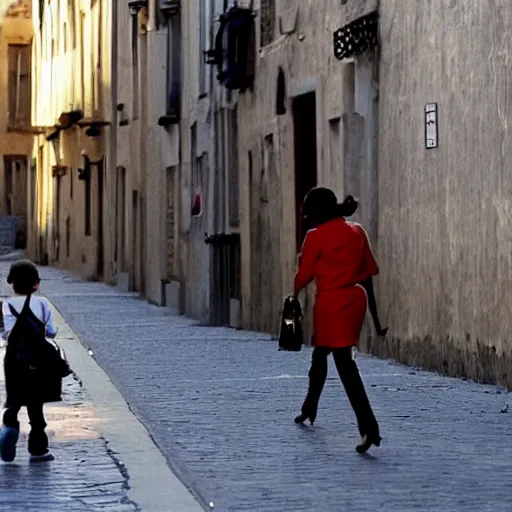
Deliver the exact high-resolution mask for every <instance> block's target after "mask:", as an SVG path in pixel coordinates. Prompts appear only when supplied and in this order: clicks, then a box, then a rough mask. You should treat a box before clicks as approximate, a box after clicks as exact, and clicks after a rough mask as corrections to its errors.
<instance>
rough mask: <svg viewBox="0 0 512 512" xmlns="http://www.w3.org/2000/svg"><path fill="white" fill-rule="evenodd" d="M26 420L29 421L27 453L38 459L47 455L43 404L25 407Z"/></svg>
mask: <svg viewBox="0 0 512 512" xmlns="http://www.w3.org/2000/svg"><path fill="white" fill-rule="evenodd" d="M27 414H28V419H29V421H30V433H29V435H28V451H29V453H30V455H33V456H34V457H40V456H43V455H45V454H46V453H48V436H47V435H46V432H45V429H46V421H45V418H44V413H43V404H42V403H36V404H30V405H28V406H27Z"/></svg>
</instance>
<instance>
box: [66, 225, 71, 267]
mask: <svg viewBox="0 0 512 512" xmlns="http://www.w3.org/2000/svg"><path fill="white" fill-rule="evenodd" d="M70 245H71V217H70V216H69V215H68V216H67V217H66V258H69V255H70Z"/></svg>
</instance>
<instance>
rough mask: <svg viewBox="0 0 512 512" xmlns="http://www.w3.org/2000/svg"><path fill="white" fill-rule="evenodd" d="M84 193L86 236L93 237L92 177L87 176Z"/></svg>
mask: <svg viewBox="0 0 512 512" xmlns="http://www.w3.org/2000/svg"><path fill="white" fill-rule="evenodd" d="M84 191H85V203H84V204H85V211H84V215H85V236H91V224H92V219H91V200H92V197H91V192H92V190H91V177H90V176H87V177H86V179H85V187H84Z"/></svg>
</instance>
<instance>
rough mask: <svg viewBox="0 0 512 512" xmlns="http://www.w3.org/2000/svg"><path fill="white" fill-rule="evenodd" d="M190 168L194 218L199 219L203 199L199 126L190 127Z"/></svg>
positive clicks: (192, 213)
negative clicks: (198, 146) (198, 140)
mask: <svg viewBox="0 0 512 512" xmlns="http://www.w3.org/2000/svg"><path fill="white" fill-rule="evenodd" d="M190 166H191V174H192V176H191V191H192V210H191V215H192V217H199V216H200V215H201V213H202V206H203V205H202V197H201V193H202V190H201V167H202V157H199V158H198V157H197V124H196V123H194V124H193V125H192V126H191V127H190Z"/></svg>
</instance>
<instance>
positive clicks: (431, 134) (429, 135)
mask: <svg viewBox="0 0 512 512" xmlns="http://www.w3.org/2000/svg"><path fill="white" fill-rule="evenodd" d="M438 145H439V139H438V131H437V103H427V106H426V107H425V147H426V148H427V149H434V148H437V146H438Z"/></svg>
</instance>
